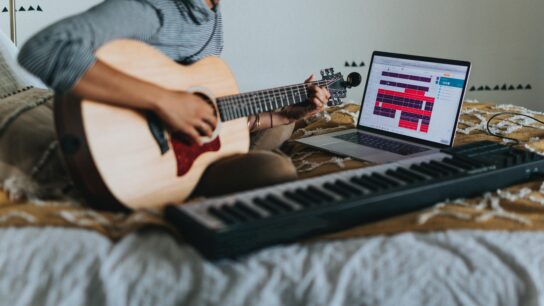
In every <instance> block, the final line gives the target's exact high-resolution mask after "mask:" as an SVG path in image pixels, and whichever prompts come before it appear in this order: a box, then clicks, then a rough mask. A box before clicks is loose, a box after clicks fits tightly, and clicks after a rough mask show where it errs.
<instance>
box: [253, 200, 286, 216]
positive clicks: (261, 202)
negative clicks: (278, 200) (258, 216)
mask: <svg viewBox="0 0 544 306" xmlns="http://www.w3.org/2000/svg"><path fill="white" fill-rule="evenodd" d="M253 203H254V204H255V205H257V206H258V207H260V208H262V209H263V210H265V211H267V212H269V213H270V214H272V215H277V214H279V213H280V212H281V209H279V208H278V207H276V206H275V205H272V204H270V203H268V202H266V201H264V200H263V199H261V198H256V199H254V200H253Z"/></svg>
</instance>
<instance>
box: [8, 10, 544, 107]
mask: <svg viewBox="0 0 544 306" xmlns="http://www.w3.org/2000/svg"><path fill="white" fill-rule="evenodd" d="M97 2H100V1H99V0H78V1H74V0H17V3H18V6H28V5H36V4H41V6H42V7H43V9H44V11H45V12H44V13H43V14H38V13H36V14H30V13H28V12H27V13H19V39H20V41H21V42H22V41H24V40H26V39H28V37H29V36H30V35H31V34H32V33H34V32H35V31H37V30H38V29H40V28H42V27H43V26H45V25H46V24H48V23H50V22H52V21H53V20H56V19H58V18H61V17H62V16H66V15H69V14H73V13H75V12H77V11H80V10H83V9H86V8H87V7H89V6H91V5H93V4H95V3H97ZM0 3H2V5H1V6H0V9H1V7H2V6H4V5H5V4H6V3H7V0H0ZM222 6H223V14H224V22H225V32H226V36H225V40H226V47H225V52H224V54H223V56H224V58H225V59H226V60H227V61H228V62H229V63H230V65H231V67H232V69H233V70H234V71H235V73H236V74H237V77H238V80H239V84H240V86H241V88H242V90H253V89H260V88H266V87H270V86H275V85H285V84H289V83H294V82H300V81H302V80H303V79H304V78H305V77H306V76H307V75H308V74H309V73H311V72H314V73H318V72H319V69H321V68H326V67H334V68H337V70H339V71H344V72H349V71H351V70H356V71H359V72H361V73H362V74H363V75H364V76H365V77H366V72H367V70H366V67H365V68H355V69H352V68H345V67H344V63H345V61H346V60H347V61H349V62H352V61H356V62H357V63H359V62H361V61H365V62H366V63H367V64H368V62H369V61H370V55H371V53H372V51H373V50H383V51H392V52H400V53H412V54H420V55H427V56H435V57H449V58H458V59H467V60H470V61H472V62H473V65H474V68H473V73H472V77H471V86H472V85H474V86H476V87H479V86H486V85H488V86H490V87H491V88H493V87H494V86H495V85H497V84H499V85H501V86H502V84H505V83H506V84H508V85H511V84H513V85H516V86H517V85H518V84H523V85H526V84H531V85H532V86H533V89H532V90H529V91H528V90H521V91H518V90H516V91H482V92H478V91H476V92H469V93H468V96H467V98H477V99H480V100H483V101H493V102H498V103H514V104H521V105H526V106H529V107H531V108H533V109H538V110H544V98H543V97H544V21H543V20H544V1H542V0H516V1H512V0H455V1H452V0H433V1H430V0H366V1H361V0H273V1H271V0H268V1H265V0H251V1H240V0H237V1H235V0H223V2H222ZM7 17H8V14H5V13H4V14H0V19H1V20H0V28H2V29H3V30H7V28H6V25H7V22H6V21H7ZM361 95H362V89H361V88H359V89H357V90H356V91H354V92H352V94H351V95H350V98H351V99H353V100H356V101H359V100H360V96H361Z"/></svg>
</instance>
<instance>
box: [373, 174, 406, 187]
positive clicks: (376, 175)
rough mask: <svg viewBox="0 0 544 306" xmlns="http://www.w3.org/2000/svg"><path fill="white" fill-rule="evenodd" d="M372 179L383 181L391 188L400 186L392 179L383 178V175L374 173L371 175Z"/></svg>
mask: <svg viewBox="0 0 544 306" xmlns="http://www.w3.org/2000/svg"><path fill="white" fill-rule="evenodd" d="M371 177H373V178H375V179H377V180H381V181H383V182H385V183H387V184H389V185H390V186H393V187H397V186H399V185H400V184H399V183H398V182H397V181H395V180H392V179H390V178H388V177H385V176H383V175H381V174H379V173H373V174H372V175H371Z"/></svg>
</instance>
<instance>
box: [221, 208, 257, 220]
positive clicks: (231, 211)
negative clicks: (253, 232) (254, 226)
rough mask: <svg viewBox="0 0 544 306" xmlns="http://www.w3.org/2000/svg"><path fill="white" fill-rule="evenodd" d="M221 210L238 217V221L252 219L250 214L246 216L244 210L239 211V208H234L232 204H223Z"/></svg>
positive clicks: (235, 217)
mask: <svg viewBox="0 0 544 306" xmlns="http://www.w3.org/2000/svg"><path fill="white" fill-rule="evenodd" d="M219 210H221V211H222V212H224V213H226V214H228V215H230V216H231V217H233V218H234V219H236V221H239V222H246V221H249V220H250V218H249V217H248V216H246V215H245V214H244V213H242V212H239V211H238V210H237V209H234V208H233V207H232V206H230V205H223V206H221V208H219Z"/></svg>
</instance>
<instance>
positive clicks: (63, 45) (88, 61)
mask: <svg viewBox="0 0 544 306" xmlns="http://www.w3.org/2000/svg"><path fill="white" fill-rule="evenodd" d="M120 38H131V39H138V40H142V41H144V42H146V43H148V44H151V45H153V46H155V47H156V48H158V49H159V50H161V51H162V52H163V53H165V54H166V55H168V56H169V57H171V58H172V59H174V60H176V61H178V62H185V63H191V62H194V61H196V60H198V59H200V58H203V57H205V56H209V55H218V54H220V53H221V50H222V48H223V29H222V22H221V14H220V12H219V10H218V8H217V9H216V10H215V11H213V10H210V9H209V7H208V6H207V5H206V4H205V3H204V0H106V1H105V2H103V3H101V4H99V5H97V6H95V7H93V8H91V9H90V10H88V11H86V12H84V13H82V14H80V15H76V16H73V17H70V18H67V19H64V20H62V21H60V22H57V23H55V24H53V25H51V26H49V27H48V28H46V29H45V30H43V31H41V32H39V33H38V34H36V35H35V36H34V37H32V38H31V39H30V40H29V41H28V42H27V43H26V44H25V45H24V46H23V48H22V49H21V52H20V53H19V62H20V64H21V65H22V66H23V67H25V68H26V69H27V70H28V71H30V72H31V73H33V74H35V75H36V76H38V77H39V78H41V79H42V80H43V81H44V82H45V83H46V84H47V85H49V86H50V87H51V88H53V89H55V90H56V91H57V92H58V93H65V92H67V91H69V90H70V89H72V87H73V86H74V85H75V84H76V83H77V81H78V80H79V79H80V78H81V77H82V76H83V74H84V73H85V72H86V71H87V69H89V68H90V67H91V66H92V65H93V64H94V62H95V61H96V58H95V56H94V52H95V50H97V49H98V48H100V47H101V46H102V45H104V44H105V43H107V42H109V41H112V40H115V39H120Z"/></svg>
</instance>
